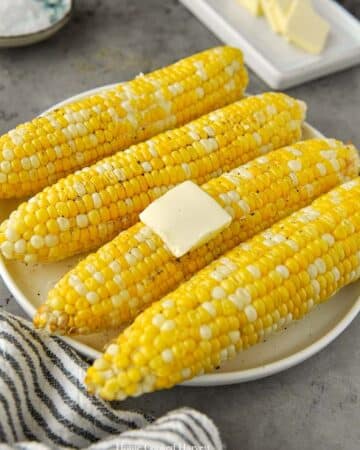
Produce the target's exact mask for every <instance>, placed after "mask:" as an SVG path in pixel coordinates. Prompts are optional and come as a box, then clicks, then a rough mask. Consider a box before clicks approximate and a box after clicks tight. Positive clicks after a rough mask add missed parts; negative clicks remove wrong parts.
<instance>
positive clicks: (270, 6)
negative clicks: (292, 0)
mask: <svg viewBox="0 0 360 450" xmlns="http://www.w3.org/2000/svg"><path fill="white" fill-rule="evenodd" d="M261 6H262V9H263V11H264V14H265V17H266V20H267V21H268V23H269V25H270V28H271V29H272V30H273V31H274V32H275V33H280V27H279V24H278V19H277V15H276V11H275V2H274V0H261Z"/></svg>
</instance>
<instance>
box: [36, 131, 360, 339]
mask: <svg viewBox="0 0 360 450" xmlns="http://www.w3.org/2000/svg"><path fill="white" fill-rule="evenodd" d="M359 166H360V165H359V156H358V153H357V151H356V149H355V148H354V147H353V146H346V145H345V144H342V143H341V142H339V141H334V140H326V139H315V140H309V141H304V142H300V143H297V144H294V145H293V146H291V147H286V148H284V149H280V150H276V151H273V152H270V153H269V154H268V155H266V156H261V157H259V158H257V159H255V160H253V161H251V162H250V163H248V164H246V165H244V166H241V167H239V168H237V169H234V170H233V171H231V172H230V173H227V174H224V175H222V176H220V177H219V178H216V179H213V180H211V181H209V182H208V183H206V184H205V185H203V186H202V189H203V190H204V191H205V192H206V193H208V194H209V195H210V196H211V197H212V198H214V199H215V200H216V201H217V202H218V203H219V204H220V206H222V207H223V208H225V209H226V210H227V211H228V212H229V213H230V214H231V215H232V217H233V220H232V223H231V225H230V226H229V227H228V228H227V229H225V230H224V231H223V232H222V233H221V234H220V235H218V236H216V237H215V238H214V239H212V240H211V241H210V242H208V243H206V244H204V245H202V246H201V247H199V248H197V249H195V250H193V251H190V252H189V253H187V254H186V255H184V256H183V257H181V258H179V259H176V258H175V257H174V256H173V255H172V254H171V253H170V251H169V250H168V249H167V248H166V247H165V245H164V244H163V242H162V240H161V239H160V238H159V237H158V236H157V235H156V234H154V233H152V232H151V230H150V229H149V228H148V227H146V226H145V225H143V224H142V223H137V224H136V225H134V226H133V227H131V228H129V229H128V230H126V231H124V232H122V233H120V234H119V235H118V236H117V237H116V238H115V239H114V240H113V241H111V242H109V243H108V244H106V245H104V246H103V247H102V248H100V249H99V250H98V251H97V252H96V253H93V254H91V255H89V256H88V257H86V258H85V259H84V260H82V261H81V262H80V263H79V264H78V265H77V266H76V267H75V268H74V269H73V270H71V271H70V272H69V273H68V274H66V275H65V276H64V277H63V278H62V279H61V280H60V281H59V282H58V283H57V284H56V285H55V287H54V288H53V289H52V290H51V291H50V292H49V294H48V299H47V301H46V302H45V304H44V305H42V306H41V307H40V308H39V310H38V312H37V314H36V316H35V318H34V324H35V326H36V327H38V328H46V329H47V330H48V331H50V332H57V333H62V334H71V333H73V334H77V333H78V334H85V333H91V332H95V331H100V330H106V329H108V328H115V327H119V326H120V325H123V324H124V323H126V322H128V321H130V320H132V319H134V318H135V317H136V316H137V314H138V313H139V312H140V311H141V310H143V309H144V308H145V307H146V306H147V305H149V304H150V303H152V302H154V301H157V300H159V299H160V298H161V297H162V296H163V295H166V294H167V293H168V292H170V291H171V290H173V289H175V288H176V287H177V286H178V285H179V284H180V283H182V282H183V281H185V280H186V279H188V278H189V277H190V276H192V275H193V274H194V273H195V272H197V271H198V270H200V269H201V268H203V267H204V266H205V265H207V264H208V263H210V262H211V261H213V260H214V259H216V258H217V257H219V256H220V255H222V254H223V253H225V252H226V251H228V250H230V249H231V248H233V247H235V246H236V245H238V244H239V243H240V242H242V241H245V240H246V239H248V238H250V237H251V236H253V235H254V234H256V233H258V232H259V231H262V230H264V229H265V228H267V227H269V226H271V225H272V224H273V223H275V222H276V221H278V220H280V219H282V218H283V217H285V216H287V215H289V214H290V213H292V212H293V211H295V210H297V209H300V208H301V207H303V206H306V205H307V204H309V203H311V201H312V200H314V199H315V198H316V197H318V196H319V195H321V194H323V193H325V192H327V191H329V190H330V189H332V188H333V187H335V186H336V185H338V184H340V183H341V182H342V181H344V180H346V179H347V178H349V177H350V178H354V177H356V176H357V174H358V173H359ZM270 243H271V240H270V238H269V244H270ZM227 273H228V269H227V268H226V267H225V266H222V268H221V269H219V270H218V271H214V272H213V273H212V275H211V282H213V281H214V280H215V281H221V279H222V278H223V277H225V275H227ZM254 273H255V271H254Z"/></svg>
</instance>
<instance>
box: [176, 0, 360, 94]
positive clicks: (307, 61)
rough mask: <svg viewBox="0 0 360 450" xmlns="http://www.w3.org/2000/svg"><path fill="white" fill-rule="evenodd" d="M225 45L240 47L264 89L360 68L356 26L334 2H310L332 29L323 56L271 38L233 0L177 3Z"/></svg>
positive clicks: (272, 35) (262, 24)
mask: <svg viewBox="0 0 360 450" xmlns="http://www.w3.org/2000/svg"><path fill="white" fill-rule="evenodd" d="M180 1H181V2H182V3H183V4H184V5H185V6H186V7H187V8H189V9H190V11H192V12H193V14H194V15H195V16H196V17H197V18H198V19H199V20H200V21H201V22H203V23H204V24H205V25H206V26H207V27H208V28H210V30H212V31H213V32H214V33H215V34H216V36H217V37H219V38H220V39H221V40H222V41H224V42H225V43H227V44H229V45H232V46H235V47H240V48H241V49H242V50H243V51H244V54H245V60H246V63H247V64H248V65H249V67H250V68H251V69H252V70H253V71H254V72H256V73H257V75H258V76H259V77H260V78H262V79H263V80H264V81H265V82H266V83H267V84H268V85H270V86H271V87H272V88H275V89H285V88H288V87H291V86H295V85H298V84H301V83H304V82H305V81H309V80H312V79H314V78H318V77H320V76H324V75H328V74H330V73H333V72H337V71H339V70H342V69H345V68H347V67H351V66H354V65H356V64H359V63H360V22H359V21H358V20H357V19H356V18H355V17H353V16H352V15H351V14H349V13H348V12H347V11H346V10H345V9H344V8H342V7H341V6H340V5H338V4H337V3H335V2H334V1H333V0H313V1H314V6H315V8H316V10H317V11H318V12H319V13H320V14H321V15H322V16H323V17H324V18H325V19H326V20H327V21H328V22H330V25H331V32H330V35H329V38H328V41H327V45H326V48H325V49H324V51H323V53H322V54H321V55H318V56H314V55H311V54H309V53H306V52H304V51H302V50H301V49H298V48H297V47H295V46H294V45H292V44H290V43H288V42H287V41H286V40H285V39H284V38H283V37H281V36H279V35H277V34H275V33H273V32H272V31H271V29H270V27H269V26H268V24H267V22H266V20H265V18H264V17H254V16H252V15H251V14H250V13H249V12H248V11H247V10H246V9H245V8H244V7H242V6H241V5H240V3H238V2H237V0H180Z"/></svg>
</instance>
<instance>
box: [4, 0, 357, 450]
mask: <svg viewBox="0 0 360 450" xmlns="http://www.w3.org/2000/svg"><path fill="white" fill-rule="evenodd" d="M343 3H344V4H346V6H348V7H349V9H350V10H351V11H352V12H353V13H355V14H357V15H359V14H360V1H359V0H344V1H343ZM217 44H218V40H217V39H216V38H215V37H214V36H213V35H212V34H211V33H210V32H209V31H208V30H207V29H206V28H205V27H204V26H203V25H201V24H200V23H199V22H198V21H197V20H196V19H195V18H194V17H193V16H192V15H191V14H190V13H189V12H188V11H187V10H185V8H184V7H183V6H181V5H180V4H179V3H178V2H177V1H175V0H127V1H125V0H121V1H120V0H103V1H101V0H87V1H85V0H78V1H77V4H76V11H75V15H74V18H73V20H72V22H71V23H70V24H69V25H68V26H67V27H66V28H64V29H63V30H62V31H61V32H59V33H58V34H57V35H56V36H54V37H53V38H52V39H50V40H49V41H46V42H44V43H41V44H38V45H35V46H32V47H28V48H22V49H12V50H0V133H4V132H5V131H7V130H8V129H9V128H12V127H13V126H15V125H16V124H17V123H18V122H22V121H24V120H27V119H30V118H31V117H33V116H34V115H35V114H38V113H39V112H41V111H43V110H44V109H46V108H48V107H49V106H51V105H52V104H54V103H55V102H57V101H59V100H62V99H64V98H66V97H68V96H70V95H73V94H76V93H79V92H81V91H83V90H85V89H89V88H93V87H95V86H99V85H104V84H106V83H114V82H117V81H121V80H126V79H129V78H131V77H132V76H134V75H136V74H137V73H139V72H140V71H143V72H147V71H149V70H152V69H154V68H157V67H160V66H162V65H165V64H168V63H170V62H172V61H173V60H175V59H178V58H181V57H183V56H186V55H189V54H190V53H194V52H196V51H199V50H202V49H204V48H207V47H211V46H213V45H217ZM267 89H268V88H267V86H266V85H265V84H264V83H263V82H262V81H260V80H259V79H258V78H257V77H256V76H255V75H254V74H251V83H250V87H249V90H250V91H251V92H255V93H257V92H261V91H265V90H267ZM288 92H289V93H290V94H292V95H295V96H297V97H300V98H302V99H304V100H305V101H306V102H307V103H308V106H309V121H310V123H312V124H313V125H315V126H316V127H318V128H319V129H320V130H321V131H322V132H324V133H325V134H327V135H328V136H332V137H336V138H339V139H345V140H352V141H353V142H354V143H355V144H356V145H357V146H358V147H359V146H360V127H359V106H360V67H357V68H354V69H351V70H347V71H345V72H341V73H338V74H335V75H331V76H329V77H326V78H323V79H320V80H317V81H314V82H311V83H307V84H305V85H302V86H300V87H297V88H295V89H291V90H289V91H288ZM0 306H2V307H4V308H6V309H7V310H9V311H12V312H16V313H18V314H21V311H20V309H19V308H18V307H17V306H16V304H15V301H14V299H13V298H11V296H10V294H9V293H8V292H7V290H6V288H5V287H4V286H3V285H2V283H1V281H0ZM359 325H360V319H359V318H358V319H357V320H355V321H354V322H353V324H352V325H351V326H350V327H349V328H348V329H347V330H346V331H345V332H344V333H343V334H342V335H341V336H340V337H339V338H338V339H337V340H336V341H335V342H334V343H332V344H331V345H330V346H329V347H328V348H326V349H325V350H323V351H322V352H321V353H320V354H318V355H316V356H314V357H313V358H311V359H310V360H308V361H306V362H305V363H303V364H301V365H300V366H298V367H295V368H293V369H290V370H288V371H286V372H284V373H281V374H278V375H275V376H272V377H271V378H268V379H264V380H260V381H255V382H251V383H247V384H240V385H234V386H225V387H216V388H183V387H179V388H175V389H173V390H170V391H167V392H160V393H156V394H152V395H148V396H144V397H141V398H138V399H134V400H129V401H126V402H124V408H127V407H130V408H134V409H139V410H143V411H146V412H148V413H150V414H154V415H159V414H161V413H163V412H165V411H167V410H169V409H172V408H176V407H179V406H184V405H188V406H193V407H195V408H198V409H199V410H201V411H203V412H206V413H207V414H208V415H209V416H210V417H212V418H213V419H214V420H215V422H216V423H217V424H218V426H219V428H220V430H221V433H222V437H223V439H224V442H225V443H226V444H227V445H228V448H229V449H231V450H237V449H243V450H283V449H284V450H285V449H286V450H313V449H317V450H358V449H359V448H360V427H359V422H360V410H359V404H360V399H359V397H360V347H359V342H360V327H359Z"/></svg>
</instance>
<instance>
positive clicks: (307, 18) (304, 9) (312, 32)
mask: <svg viewBox="0 0 360 450" xmlns="http://www.w3.org/2000/svg"><path fill="white" fill-rule="evenodd" d="M329 30H330V26H329V24H328V23H327V22H326V20H324V19H323V18H322V17H320V16H319V14H317V12H316V11H315V10H314V9H313V6H312V3H311V1H310V0H294V1H293V4H292V5H291V7H290V11H289V15H288V18H287V21H286V26H285V35H286V37H287V38H288V39H289V40H290V41H291V42H293V43H294V44H296V45H298V46H299V47H301V48H302V49H304V50H306V51H307V52H310V53H315V54H318V53H320V52H321V51H322V50H323V48H324V46H325V42H326V38H327V36H328V33H329Z"/></svg>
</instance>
